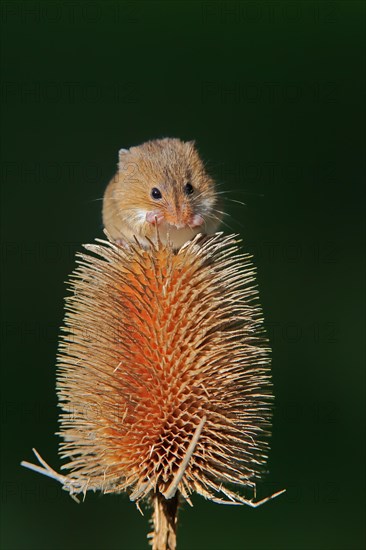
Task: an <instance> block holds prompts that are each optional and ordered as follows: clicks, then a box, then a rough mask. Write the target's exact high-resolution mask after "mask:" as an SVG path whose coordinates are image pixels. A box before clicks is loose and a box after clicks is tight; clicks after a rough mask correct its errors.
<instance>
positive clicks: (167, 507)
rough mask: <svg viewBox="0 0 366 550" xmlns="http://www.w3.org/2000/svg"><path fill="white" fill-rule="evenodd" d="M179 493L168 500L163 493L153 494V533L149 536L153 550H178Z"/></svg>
mask: <svg viewBox="0 0 366 550" xmlns="http://www.w3.org/2000/svg"><path fill="white" fill-rule="evenodd" d="M178 504H179V493H178V492H177V493H176V494H175V495H174V497H173V498H170V499H166V498H165V497H164V496H163V495H162V494H161V493H153V495H152V505H153V514H152V518H151V522H152V525H153V531H152V533H150V534H149V539H150V544H151V546H152V550H176V547H177V533H176V531H177V519H178Z"/></svg>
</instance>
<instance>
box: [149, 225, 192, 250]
mask: <svg viewBox="0 0 366 550" xmlns="http://www.w3.org/2000/svg"><path fill="white" fill-rule="evenodd" d="M201 229H202V227H201V225H200V226H197V227H194V228H190V227H188V226H183V227H182V228H180V229H177V227H175V226H174V225H170V224H168V223H162V224H160V225H159V236H160V239H161V241H162V243H163V244H166V243H167V242H168V241H170V242H171V243H172V244H173V246H174V248H180V247H181V246H183V245H184V244H185V243H186V242H187V241H190V240H191V239H193V237H194V236H195V235H197V234H198V233H201Z"/></svg>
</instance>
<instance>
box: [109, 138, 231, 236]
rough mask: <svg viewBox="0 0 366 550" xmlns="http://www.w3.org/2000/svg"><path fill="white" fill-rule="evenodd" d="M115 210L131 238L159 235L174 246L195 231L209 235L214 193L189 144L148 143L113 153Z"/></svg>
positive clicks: (214, 226) (213, 219)
mask: <svg viewBox="0 0 366 550" xmlns="http://www.w3.org/2000/svg"><path fill="white" fill-rule="evenodd" d="M118 178H119V184H120V190H121V191H122V192H121V194H120V201H121V209H123V210H124V211H125V214H126V216H128V218H129V223H130V224H131V225H132V226H135V227H134V230H135V231H136V233H135V234H137V235H141V236H148V237H150V236H152V235H154V234H155V227H154V226H155V224H158V226H159V235H160V237H161V239H162V240H163V242H164V241H166V239H167V238H168V236H169V238H170V239H171V240H172V241H173V243H174V244H175V245H176V246H181V245H182V244H183V243H184V242H186V241H187V240H189V239H192V238H193V237H194V235H196V234H197V233H213V232H214V231H215V230H216V229H217V227H218V225H219V223H220V217H219V216H220V215H219V214H218V212H217V210H215V208H216V207H217V204H216V203H217V194H216V191H215V184H214V181H213V180H212V178H211V177H210V176H209V175H208V174H207V172H206V170H205V167H204V164H203V162H202V160H201V158H200V157H199V154H198V152H197V149H196V148H195V145H194V142H192V141H189V142H183V141H181V140H179V139H171V138H166V139H159V140H154V141H148V142H146V143H144V144H142V145H140V146H138V147H131V149H128V150H126V149H122V150H121V151H120V152H119V173H118Z"/></svg>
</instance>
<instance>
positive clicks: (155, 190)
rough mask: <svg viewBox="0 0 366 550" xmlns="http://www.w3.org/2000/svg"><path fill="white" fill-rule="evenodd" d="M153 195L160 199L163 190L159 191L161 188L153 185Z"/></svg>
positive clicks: (154, 197)
mask: <svg viewBox="0 0 366 550" xmlns="http://www.w3.org/2000/svg"><path fill="white" fill-rule="evenodd" d="M151 196H152V198H153V199H155V200H159V199H161V198H162V194H161V192H160V191H159V189H158V188H157V187H153V188H152V189H151Z"/></svg>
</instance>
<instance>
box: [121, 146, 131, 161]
mask: <svg viewBox="0 0 366 550" xmlns="http://www.w3.org/2000/svg"><path fill="white" fill-rule="evenodd" d="M129 152H130V151H129V149H120V150H119V151H118V158H119V160H122V157H123V156H124V155H126V154H127V153H129Z"/></svg>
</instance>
